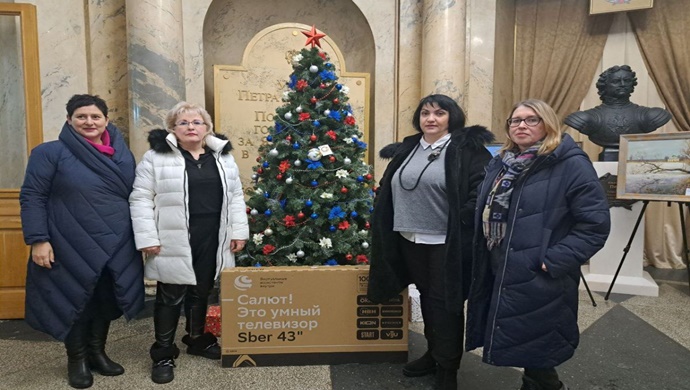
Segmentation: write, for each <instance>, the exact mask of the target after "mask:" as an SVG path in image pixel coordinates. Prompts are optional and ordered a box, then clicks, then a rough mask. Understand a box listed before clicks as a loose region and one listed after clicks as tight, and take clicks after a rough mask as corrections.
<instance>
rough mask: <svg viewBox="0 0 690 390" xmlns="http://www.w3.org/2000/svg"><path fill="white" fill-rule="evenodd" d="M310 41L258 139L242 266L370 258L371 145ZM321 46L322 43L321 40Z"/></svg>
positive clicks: (313, 35)
mask: <svg viewBox="0 0 690 390" xmlns="http://www.w3.org/2000/svg"><path fill="white" fill-rule="evenodd" d="M303 34H305V35H306V36H307V37H308V40H307V45H311V48H304V49H302V50H301V51H300V53H299V54H297V55H295V56H294V57H293V59H292V68H293V72H292V74H291V75H290V79H289V81H288V82H287V88H288V90H286V91H285V92H284V93H283V101H284V102H286V103H285V104H284V105H283V106H281V107H279V108H277V109H276V115H275V118H276V119H275V125H274V126H272V127H270V128H269V135H268V136H267V137H266V141H267V142H266V143H264V144H262V145H261V146H260V147H259V157H257V162H258V165H257V166H255V167H254V175H253V176H252V179H253V183H254V184H253V187H252V188H247V189H246V191H247V194H248V195H249V196H250V197H249V199H248V201H247V213H249V226H250V232H251V235H250V238H249V241H248V242H247V246H246V249H245V251H244V252H242V253H241V254H240V255H239V256H238V258H237V265H238V266H278V265H345V264H349V265H354V264H367V263H368V262H369V249H368V248H369V242H368V241H369V237H370V233H369V216H370V214H371V212H372V210H373V196H374V189H375V187H374V180H373V175H372V174H371V167H370V166H369V165H367V164H366V163H365V162H364V156H365V152H366V148H367V145H366V143H364V142H363V141H361V138H362V133H361V132H360V131H359V129H358V127H357V126H356V124H355V118H354V116H352V108H351V106H350V105H349V104H348V103H347V101H348V96H347V93H348V88H347V87H346V86H344V85H342V84H339V83H338V77H337V76H336V73H335V71H336V69H335V66H334V65H333V63H331V62H330V61H329V57H328V55H327V54H326V53H324V52H323V51H322V50H321V49H320V47H321V45H320V44H319V39H320V38H322V37H323V36H324V35H323V34H319V33H317V32H316V29H315V28H314V27H312V30H311V32H308V33H303ZM316 46H319V48H317V47H316Z"/></svg>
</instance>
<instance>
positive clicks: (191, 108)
mask: <svg viewBox="0 0 690 390" xmlns="http://www.w3.org/2000/svg"><path fill="white" fill-rule="evenodd" d="M184 114H197V115H199V116H201V118H202V119H203V120H204V122H205V123H206V127H207V128H208V133H209V134H213V121H212V120H211V115H209V114H208V112H207V111H206V110H205V109H204V108H203V107H201V106H200V105H198V104H194V103H187V102H179V103H177V104H176V105H175V107H173V108H172V109H171V110H170V111H168V114H167V115H166V116H165V127H166V130H168V133H172V132H173V131H174V129H175V123H176V122H177V118H179V117H180V116H181V115H184Z"/></svg>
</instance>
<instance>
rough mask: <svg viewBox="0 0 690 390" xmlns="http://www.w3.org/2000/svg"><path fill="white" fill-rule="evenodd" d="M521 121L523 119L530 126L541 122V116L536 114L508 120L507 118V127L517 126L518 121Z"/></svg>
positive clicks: (518, 124)
mask: <svg viewBox="0 0 690 390" xmlns="http://www.w3.org/2000/svg"><path fill="white" fill-rule="evenodd" d="M522 121H524V122H525V124H526V125H527V126H530V127H532V126H536V125H538V124H539V122H541V118H540V117H538V116H528V117H527V118H524V119H523V118H508V120H507V122H508V126H509V127H518V126H520V123H522Z"/></svg>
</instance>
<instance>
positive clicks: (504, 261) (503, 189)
mask: <svg viewBox="0 0 690 390" xmlns="http://www.w3.org/2000/svg"><path fill="white" fill-rule="evenodd" d="M506 133H507V135H508V139H507V140H506V142H505V144H504V145H503V147H502V148H501V150H500V152H499V155H498V156H496V157H494V159H493V160H492V161H491V162H490V163H489V166H488V167H487V172H486V177H485V178H484V182H483V183H482V185H481V186H480V190H479V195H478V198H477V213H476V216H475V225H476V226H477V229H476V233H475V239H474V251H475V252H474V259H475V263H474V266H473V270H472V287H471V291H470V296H469V299H468V303H467V335H466V348H467V350H468V351H469V350H472V349H475V348H478V347H484V357H483V360H484V362H486V363H489V364H492V365H496V366H516V367H523V368H524V376H523V385H522V387H521V389H522V390H559V389H567V387H566V386H565V385H564V384H563V383H562V382H561V381H560V380H559V378H558V374H557V372H556V369H555V367H556V366H558V365H559V364H561V363H563V362H565V361H566V360H568V359H570V357H572V356H573V354H574V352H575V348H577V345H578V341H579V330H578V327H577V310H578V285H579V283H580V266H581V265H582V264H583V263H585V262H586V261H587V260H588V259H589V258H590V257H592V256H593V255H594V254H595V253H596V252H597V251H598V250H599V249H601V248H602V247H603V246H604V243H605V242H606V238H607V237H608V234H609V229H610V219H609V207H608V203H607V201H606V197H605V195H604V191H603V189H602V187H601V185H600V184H599V180H598V178H597V175H596V173H595V171H594V168H593V167H592V163H591V162H590V161H589V158H588V157H587V155H586V154H585V153H584V152H583V151H582V149H580V148H579V147H578V146H577V145H576V144H575V142H574V141H573V139H572V138H571V137H570V136H569V135H567V134H562V133H561V131H560V121H559V119H558V116H557V115H556V113H555V112H554V110H553V109H552V108H551V107H549V106H548V105H547V104H546V103H544V102H542V101H540V100H526V101H523V102H520V103H518V104H517V105H516V106H515V107H514V108H513V111H512V112H511V115H510V118H509V119H508V120H507V124H506Z"/></svg>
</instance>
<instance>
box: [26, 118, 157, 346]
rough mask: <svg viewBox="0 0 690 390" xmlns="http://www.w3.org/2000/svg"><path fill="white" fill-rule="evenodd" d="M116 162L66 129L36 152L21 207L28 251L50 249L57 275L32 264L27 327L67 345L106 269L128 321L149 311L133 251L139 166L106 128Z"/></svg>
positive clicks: (120, 139)
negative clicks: (36, 246) (46, 245)
mask: <svg viewBox="0 0 690 390" xmlns="http://www.w3.org/2000/svg"><path fill="white" fill-rule="evenodd" d="M106 131H108V132H109V134H110V140H111V145H112V146H113V148H115V155H114V156H113V157H112V158H108V157H106V156H105V155H103V154H101V153H100V152H98V151H97V150H96V149H95V148H94V147H93V146H91V145H89V144H88V143H87V142H86V140H85V139H84V138H83V137H82V136H81V135H79V134H78V133H77V132H76V131H74V129H73V128H72V127H71V126H69V125H68V124H67V123H65V125H64V126H63V128H62V131H61V132H60V136H59V139H58V140H57V141H52V142H46V143H44V144H41V145H39V146H37V147H36V148H34V149H33V151H32V152H31V156H30V157H29V162H28V166H27V169H26V176H25V178H24V184H23V185H22V189H21V193H20V196H19V201H20V203H21V218H22V229H23V232H24V241H25V242H26V244H27V245H31V244H33V243H37V242H43V241H49V242H50V244H51V246H52V247H53V252H54V255H55V262H54V263H53V268H52V269H47V268H43V267H39V266H38V265H36V264H35V263H34V262H33V261H31V260H29V264H28V269H27V277H26V322H27V323H28V324H29V325H31V327H33V328H35V329H37V330H40V331H42V332H45V333H48V334H50V335H51V336H53V337H55V338H56V339H58V340H64V339H65V337H66V336H67V334H68V333H69V330H70V329H71V327H72V325H73V324H74V322H75V321H76V320H77V319H78V318H79V316H80V315H81V313H82V312H83V310H84V308H85V306H86V303H87V302H88V301H89V299H90V298H91V295H92V294H93V291H94V288H95V286H96V283H97V282H98V279H99V278H100V275H101V272H102V271H103V270H104V269H106V268H107V269H108V271H110V274H111V275H112V277H113V280H114V291H115V297H116V299H117V303H118V305H119V307H120V308H121V309H122V311H123V312H124V314H125V317H126V318H127V319H131V318H133V317H134V316H135V315H136V314H137V313H138V312H139V311H140V310H141V309H142V308H143V306H144V284H143V263H142V258H141V255H140V254H139V253H138V252H137V250H136V248H135V246H134V235H133V233H132V226H131V221H130V216H129V200H128V198H129V193H130V192H131V191H132V183H133V182H134V168H135V161H134V157H133V156H132V152H130V151H129V149H128V148H127V145H126V144H125V142H124V139H123V137H122V135H121V134H120V132H119V131H118V130H117V128H115V126H113V125H108V127H107V130H106Z"/></svg>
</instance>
